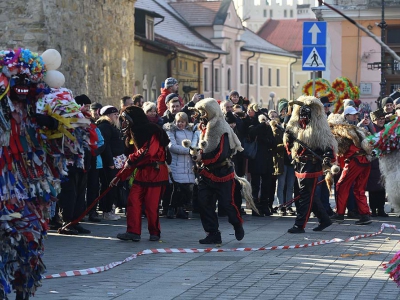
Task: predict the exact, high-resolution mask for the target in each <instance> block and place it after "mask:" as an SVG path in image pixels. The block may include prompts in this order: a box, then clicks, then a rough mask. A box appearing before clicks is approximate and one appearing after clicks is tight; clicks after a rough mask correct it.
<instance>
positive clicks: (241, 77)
mask: <svg viewBox="0 0 400 300" xmlns="http://www.w3.org/2000/svg"><path fill="white" fill-rule="evenodd" d="M240 83H243V64H240Z"/></svg>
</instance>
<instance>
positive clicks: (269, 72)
mask: <svg viewBox="0 0 400 300" xmlns="http://www.w3.org/2000/svg"><path fill="white" fill-rule="evenodd" d="M271 77H272V69H271V68H268V86H272V78H271Z"/></svg>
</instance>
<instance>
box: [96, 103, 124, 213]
mask: <svg viewBox="0 0 400 300" xmlns="http://www.w3.org/2000/svg"><path fill="white" fill-rule="evenodd" d="M125 109H126V108H125ZM118 118H119V113H118V109H117V108H116V107H114V106H111V105H106V106H104V107H103V108H102V109H101V110H100V118H99V119H98V120H97V122H96V124H97V126H98V128H99V129H100V131H101V134H102V135H103V138H104V145H105V148H104V151H103V153H102V154H101V158H102V161H103V169H102V171H101V173H100V181H101V193H103V192H104V191H105V190H106V189H107V188H108V186H109V185H110V182H111V180H112V179H113V178H114V177H115V176H116V175H117V173H118V171H119V169H121V168H122V167H123V164H124V161H125V159H126V157H125V155H124V152H125V145H124V142H123V140H122V135H121V131H120V130H119V128H118V127H119V119H118ZM118 188H119V187H113V188H112V189H111V190H110V191H109V192H108V193H107V194H106V195H105V196H104V197H103V199H101V202H100V206H101V209H102V211H103V218H104V219H105V220H110V221H115V220H118V219H119V218H120V217H119V216H117V215H115V214H114V211H113V204H114V201H117V199H118V197H119V191H118Z"/></svg>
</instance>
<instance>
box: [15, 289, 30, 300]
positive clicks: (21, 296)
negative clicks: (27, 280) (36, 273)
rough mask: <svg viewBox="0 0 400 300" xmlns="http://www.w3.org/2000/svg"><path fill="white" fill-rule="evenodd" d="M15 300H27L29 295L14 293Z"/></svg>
mask: <svg viewBox="0 0 400 300" xmlns="http://www.w3.org/2000/svg"><path fill="white" fill-rule="evenodd" d="M15 300H29V294H28V293H24V292H20V291H16V295H15Z"/></svg>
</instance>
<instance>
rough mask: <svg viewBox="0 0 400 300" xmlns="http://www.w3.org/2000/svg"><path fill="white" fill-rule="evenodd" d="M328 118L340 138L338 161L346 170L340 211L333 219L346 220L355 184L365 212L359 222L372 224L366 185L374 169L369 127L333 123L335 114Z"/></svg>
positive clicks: (360, 208) (338, 188)
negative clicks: (371, 159) (366, 133)
mask: <svg viewBox="0 0 400 300" xmlns="http://www.w3.org/2000/svg"><path fill="white" fill-rule="evenodd" d="M328 122H329V124H330V127H331V131H332V133H333V135H334V136H335V138H336V140H337V142H338V153H337V154H338V161H339V164H340V167H341V169H342V174H341V176H340V178H339V181H338V182H337V184H336V195H337V197H336V201H337V203H336V205H337V209H336V214H337V215H335V216H333V217H332V219H333V220H335V221H338V222H342V221H343V220H344V213H345V211H346V206H347V199H348V196H349V191H350V188H351V187H352V186H353V185H354V186H353V191H354V197H355V199H356V202H357V207H358V211H359V213H360V216H361V217H360V220H359V221H357V222H356V224H358V225H365V224H369V223H371V220H370V216H369V215H370V211H369V206H368V203H367V197H366V196H365V187H366V185H367V182H368V177H369V173H370V170H371V163H370V156H369V155H370V154H371V150H372V149H371V148H370V147H369V146H368V141H367V140H366V139H365V138H366V136H365V130H364V129H363V128H361V127H357V126H354V125H350V124H344V123H340V122H339V123H333V118H332V119H331V118H328Z"/></svg>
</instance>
